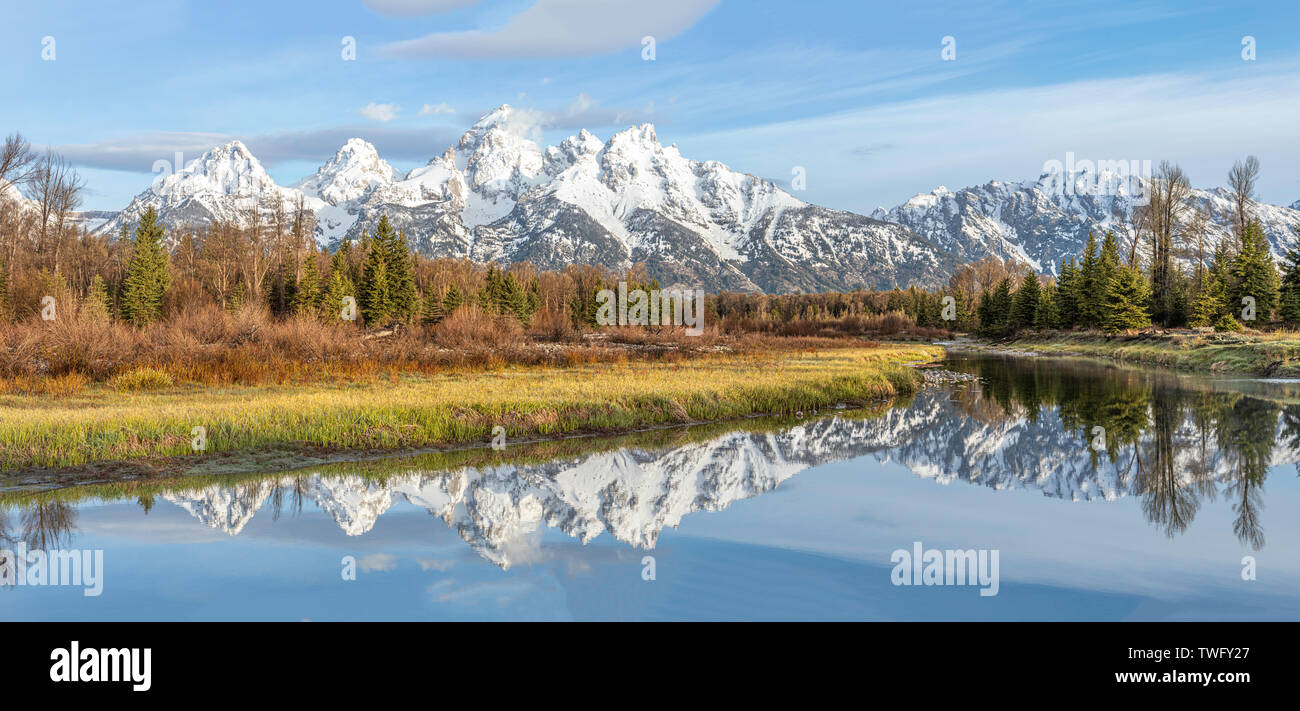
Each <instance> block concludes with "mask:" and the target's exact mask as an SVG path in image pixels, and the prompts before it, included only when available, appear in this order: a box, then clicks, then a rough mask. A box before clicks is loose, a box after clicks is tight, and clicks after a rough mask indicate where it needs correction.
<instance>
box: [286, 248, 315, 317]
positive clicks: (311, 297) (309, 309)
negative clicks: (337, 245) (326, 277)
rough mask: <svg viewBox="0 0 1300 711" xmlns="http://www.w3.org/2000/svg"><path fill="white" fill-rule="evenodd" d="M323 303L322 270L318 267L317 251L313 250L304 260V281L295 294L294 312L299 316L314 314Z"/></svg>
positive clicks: (299, 283) (300, 283) (299, 284)
mask: <svg viewBox="0 0 1300 711" xmlns="http://www.w3.org/2000/svg"><path fill="white" fill-rule="evenodd" d="M320 302H321V281H320V270H319V269H318V268H317V267H316V250H315V249H312V250H311V251H310V252H308V253H307V258H306V259H305V260H303V266H302V281H300V282H298V290H297V293H295V294H294V299H293V311H294V313H298V314H306V313H314V312H315V311H316V310H317V309H318V308H319V307H320Z"/></svg>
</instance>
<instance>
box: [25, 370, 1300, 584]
mask: <svg viewBox="0 0 1300 711" xmlns="http://www.w3.org/2000/svg"><path fill="white" fill-rule="evenodd" d="M950 367H952V368H953V369H955V370H959V371H964V372H966V373H968V374H970V376H974V377H970V376H968V379H966V380H959V381H955V382H954V381H946V382H944V383H941V384H932V385H931V386H929V387H927V388H926V389H925V390H923V391H922V392H921V393H920V394H919V395H918V396H917V397H915V398H914V399H912V400H911V401H908V402H900V403H895V404H894V406H893V407H890V408H888V409H885V410H884V411H883V412H879V413H861V412H855V413H842V414H840V415H837V416H828V417H821V418H818V419H813V420H810V421H806V422H803V423H800V424H792V425H786V426H783V427H778V428H776V429H769V430H767V431H747V430H746V429H743V428H742V427H739V426H738V428H737V429H736V430H734V431H730V432H725V433H724V434H715V435H707V436H705V437H703V438H695V439H693V440H692V439H691V438H689V437H685V438H683V439H686V440H689V441H686V442H685V443H680V444H676V445H668V446H664V445H653V446H637V445H636V444H635V443H633V444H631V445H627V446H621V447H619V448H616V449H612V450H605V451H594V452H590V453H586V454H578V455H573V456H568V457H565V458H560V459H553V460H551V461H543V462H541V463H536V462H532V463H519V464H510V463H504V464H495V465H490V466H466V467H458V468H451V469H441V468H422V467H421V466H420V465H419V464H418V463H417V464H411V463H409V462H405V463H400V464H394V465H392V466H388V467H386V468H384V470H383V473H382V475H381V476H379V477H375V476H361V475H359V474H349V473H347V471H346V469H344V470H343V472H344V473H342V474H334V473H308V474H303V475H292V476H289V475H285V476H274V477H268V478H264V479H260V480H251V481H249V482H246V483H242V484H238V485H233V486H223V485H214V486H210V487H207V488H199V489H195V490H187V491H181V490H174V491H170V492H168V493H164V494H162V495H161V497H160V498H162V499H164V500H166V501H170V502H172V503H173V504H175V505H177V506H180V507H182V508H183V509H184V510H185V511H187V512H189V513H190V514H191V515H192V516H193V517H194V518H195V519H197V520H198V521H200V522H202V523H203V524H204V525H206V526H210V527H212V528H214V529H218V530H221V531H224V532H226V533H228V534H230V535H238V534H239V533H240V532H241V531H242V530H243V529H244V527H245V525H246V524H247V523H248V522H249V521H250V520H251V519H252V518H253V517H254V516H258V515H265V516H275V517H278V516H279V515H280V514H281V512H282V511H283V510H284V509H285V508H286V506H287V507H288V508H290V509H295V508H296V509H297V510H301V507H302V505H303V503H304V502H310V503H311V504H313V505H314V506H315V507H317V508H318V509H319V510H321V511H323V512H325V513H326V514H328V515H329V516H330V517H331V518H332V519H333V520H334V521H335V522H336V523H337V525H338V527H339V528H340V529H341V530H342V531H344V532H345V533H346V534H347V535H349V536H364V535H366V534H367V533H368V532H369V531H371V529H372V528H373V527H374V526H375V523H376V521H377V520H378V519H379V518H380V517H381V516H383V515H384V514H385V513H386V512H387V511H389V510H390V508H392V507H393V506H394V505H395V504H409V505H413V506H416V507H419V508H422V509H424V510H426V511H427V512H428V513H429V514H430V515H432V516H435V517H437V518H439V519H441V520H442V521H443V522H444V523H445V524H446V525H447V526H448V527H450V528H451V529H452V530H454V531H456V533H457V534H458V535H459V536H460V537H461V538H462V539H463V540H464V541H465V542H466V543H467V544H468V545H469V546H470V547H471V548H473V550H474V551H476V552H477V553H478V554H479V555H480V556H481V557H482V558H484V559H486V560H488V561H491V562H492V563H494V564H496V565H498V566H500V567H501V568H509V567H510V566H511V564H512V563H513V562H517V561H516V554H515V550H516V544H517V543H518V542H519V541H521V540H525V539H526V538H527V537H528V536H530V535H532V534H535V533H537V532H538V531H539V530H540V529H542V528H544V527H549V528H555V529H559V530H560V531H562V532H564V533H565V534H567V535H568V536H571V537H572V538H574V539H577V540H580V541H582V542H584V543H586V542H588V541H591V540H593V539H595V538H597V537H598V536H600V535H601V534H603V533H608V534H609V535H610V536H611V537H612V538H613V539H615V540H617V541H619V542H621V543H623V544H626V545H629V546H632V547H635V548H638V549H653V548H654V547H655V545H656V543H657V540H658V537H659V535H660V532H661V531H663V530H664V528H665V527H674V528H675V527H676V526H677V525H678V524H679V523H680V522H681V521H682V520H683V519H684V518H685V517H687V516H689V515H691V514H693V513H695V512H700V511H718V510H722V509H725V508H728V507H730V506H733V505H736V504H737V502H739V501H742V500H745V499H750V498H753V497H757V496H760V495H763V494H766V493H768V492H771V491H773V490H775V489H777V488H778V487H780V486H781V485H782V483H783V482H786V481H788V480H790V479H791V478H792V477H795V476H796V475H799V474H800V473H801V472H803V471H804V470H806V469H810V468H812V467H815V466H817V465H820V464H825V463H828V462H835V461H841V460H851V459H856V458H863V457H870V458H872V459H874V460H877V461H880V462H892V463H896V464H899V465H901V466H903V467H905V468H906V469H908V470H910V471H911V472H913V473H914V474H916V475H917V476H919V477H922V478H925V479H932V480H934V481H935V482H936V483H939V484H943V485H952V484H958V483H960V484H967V485H977V486H984V487H989V488H992V489H995V490H999V491H1003V490H1033V491H1039V492H1042V494H1043V495H1044V496H1046V497H1051V498H1056V499H1065V500H1069V501H1072V502H1076V505H1080V506H1105V505H1107V502H1109V501H1115V500H1118V499H1122V498H1125V497H1136V498H1138V499H1140V501H1141V507H1142V510H1143V512H1144V515H1145V517H1146V518H1147V520H1148V521H1149V522H1150V523H1151V524H1152V525H1153V526H1155V527H1156V528H1158V529H1159V530H1161V531H1163V532H1164V533H1165V534H1167V535H1168V536H1171V537H1172V536H1175V535H1176V534H1178V533H1180V532H1182V531H1183V530H1184V529H1186V528H1187V526H1188V525H1189V524H1190V523H1191V522H1192V520H1193V519H1194V518H1195V516H1196V514H1197V512H1198V510H1199V509H1200V507H1201V506H1203V505H1211V504H1213V505H1219V506H1228V507H1230V508H1231V510H1232V512H1233V531H1232V534H1233V535H1235V536H1236V537H1237V538H1238V539H1240V541H1241V542H1242V544H1243V545H1247V546H1250V547H1252V548H1256V549H1258V548H1261V547H1263V545H1264V533H1263V526H1262V524H1261V521H1260V517H1261V514H1262V511H1261V508H1262V504H1261V501H1262V499H1261V497H1262V492H1263V486H1264V482H1265V479H1266V478H1267V476H1268V472H1269V468H1270V467H1272V466H1276V465H1282V464H1287V463H1293V462H1297V461H1300V406H1294V405H1291V406H1284V405H1281V404H1279V403H1278V401H1277V400H1274V399H1266V398H1263V397H1257V396H1255V395H1248V394H1245V393H1243V392H1242V391H1241V390H1240V388H1237V389H1232V390H1225V389H1222V388H1223V387H1225V386H1224V384H1222V383H1217V382H1215V381H1204V380H1190V381H1188V380H1184V379H1179V378H1177V377H1175V376H1171V375H1163V374H1153V373H1147V372H1141V371H1129V370H1118V369H1113V368H1109V369H1108V368H1101V367H1097V366H1083V365H1080V366H1077V367H1067V366H1063V365H1062V364H1060V363H1047V362H1038V361H1033V360H1014V359H988V358H980V359H954V360H952V361H951V362H950ZM1274 395H1277V393H1274ZM1283 395H1285V393H1283ZM1216 502H1217V503H1216ZM65 518H66V517H65ZM28 519H30V520H32V521H44V520H50V517H48V516H47V517H40V516H34V517H33V516H28ZM1224 533H1227V532H1226V531H1225V532H1224ZM44 535H49V534H48V532H47V533H46V534H44Z"/></svg>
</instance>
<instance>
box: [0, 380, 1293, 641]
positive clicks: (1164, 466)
mask: <svg viewBox="0 0 1300 711" xmlns="http://www.w3.org/2000/svg"><path fill="white" fill-rule="evenodd" d="M946 367H948V368H949V369H951V370H954V371H958V372H962V373H969V374H972V375H973V376H976V377H974V378H973V379H971V380H967V381H962V382H957V383H950V384H945V385H935V386H931V387H929V388H927V389H926V390H925V391H923V392H922V393H921V394H919V395H918V396H916V397H915V398H914V399H912V400H910V401H907V402H899V403H895V404H894V405H893V406H892V407H887V408H881V409H879V410H875V411H870V412H867V411H849V410H843V411H838V412H828V413H821V414H820V415H818V416H816V417H812V418H809V419H805V420H803V421H797V422H796V421H766V420H763V421H760V420H755V421H751V422H747V423H743V424H729V425H710V426H706V427H700V428H690V429H683V430H670V431H660V432H655V433H649V434H647V435H640V436H636V437H626V438H622V439H619V440H612V441H597V440H573V441H570V442H567V443H563V444H561V445H554V444H552V445H543V446H533V447H522V446H521V447H512V448H510V449H508V450H507V451H506V452H504V453H492V452H490V451H487V452H479V453H466V454H461V455H456V456H447V455H430V456H425V457H415V458H407V459H403V460H393V461H387V462H368V463H366V464H364V465H332V466H330V467H326V468H324V469H319V470H313V471H305V472H296V473H292V474H277V475H267V476H262V477H244V478H241V479H238V480H229V481H223V482H219V483H213V482H211V481H208V482H200V483H199V484H196V486H193V487H189V488H178V489H174V490H170V491H164V492H156V493H154V494H153V495H151V496H150V495H146V496H142V497H139V498H136V497H134V496H133V497H132V498H128V499H117V500H103V499H86V498H84V497H83V496H79V495H78V494H77V492H76V491H63V492H59V493H57V494H56V495H53V496H50V497H48V498H47V500H46V501H45V503H42V504H40V505H35V506H32V505H16V504H11V505H9V506H8V508H7V509H6V510H5V513H4V518H3V519H0V535H3V536H4V537H5V542H4V543H3V544H0V548H6V549H10V550H13V549H15V548H16V546H17V545H18V544H19V542H22V543H24V544H25V545H27V546H29V547H37V548H57V549H78V550H96V549H98V550H102V551H103V574H102V582H103V589H102V594H100V595H99V596H96V597H87V596H85V595H84V594H83V592H82V588H81V587H71V586H68V587H51V586H45V587H33V586H14V587H9V588H7V589H4V590H0V619H6V620H14V619H56V620H67V619H71V620H80V619H91V620H118V619H124V620H153V619H162V620H173V619H185V620H188V619H196V620H227V619H238V620H242V619H251V620H301V619H309V620H357V619H365V620H369V619H398V620H407V619H418V620H425V619H434V620H445V619H453V620H460V619H542V620H572V619H583V620H585V619H706V620H707V619H870V620H882V619H883V620H894V619H904V620H931V619H941V620H951V619H957V620H965V619H971V620H990V619H1049V620H1056V619H1063V620H1075V619H1209V620H1217V619H1300V553H1297V551H1296V548H1295V546H1294V543H1295V542H1296V540H1297V539H1298V535H1297V534H1300V519H1298V517H1297V513H1298V512H1300V479H1298V478H1297V464H1296V463H1297V462H1300V385H1298V384H1297V383H1285V382H1272V383H1270V382H1266V381H1252V380H1240V379H1238V380H1227V379H1224V380H1210V379H1197V378H1179V377H1174V376H1170V375H1163V374H1155V373H1148V372H1138V371H1132V370H1120V369H1117V368H1107V367H1102V366H1094V365H1083V364H1074V365H1069V366H1066V365H1062V364H1060V363H1049V362H1045V361H1035V360H1008V359H995V358H970V359H964V358H953V359H951V360H950V361H949V362H948V364H947V366H946ZM1289 403H1296V404H1294V405H1292V404H1289ZM1096 428H1101V429H1096ZM918 541H919V542H921V545H922V546H923V548H924V549H940V550H942V549H961V550H976V551H979V550H983V551H990V552H991V551H996V553H997V556H998V581H999V582H998V591H997V594H996V595H981V594H980V592H979V590H980V588H979V587H978V586H974V585H931V586H927V585H895V584H894V583H893V581H892V578H893V575H894V574H895V573H894V569H895V564H894V562H892V560H891V556H892V555H893V554H894V552H895V551H897V550H900V549H901V550H906V551H908V552H909V553H910V552H911V551H912V550H913V546H914V543H915V542H918ZM1247 556H1250V557H1252V558H1253V561H1254V563H1253V569H1254V577H1255V579H1254V580H1244V579H1243V569H1244V568H1245V567H1247V565H1248V564H1249V561H1247V562H1245V563H1244V562H1243V559H1245V558H1246V557H1247ZM651 558H652V559H653V560H651ZM349 561H355V562H354V563H349ZM651 569H653V579H651V580H647V579H645V578H647V577H651V576H650V571H651ZM352 571H354V574H350V573H351V572H352ZM349 577H351V578H355V579H345V578H349Z"/></svg>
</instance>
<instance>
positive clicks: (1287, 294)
mask: <svg viewBox="0 0 1300 711" xmlns="http://www.w3.org/2000/svg"><path fill="white" fill-rule="evenodd" d="M1278 316H1279V317H1280V318H1281V319H1282V320H1283V321H1286V322H1287V323H1300V249H1291V250H1288V251H1287V253H1286V264H1285V265H1284V266H1283V267H1282V287H1281V289H1280V290H1279V294H1278Z"/></svg>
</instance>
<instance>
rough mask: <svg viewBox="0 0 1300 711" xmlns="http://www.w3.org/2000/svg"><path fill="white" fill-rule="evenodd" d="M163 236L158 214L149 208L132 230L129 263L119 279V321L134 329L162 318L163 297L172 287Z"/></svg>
mask: <svg viewBox="0 0 1300 711" xmlns="http://www.w3.org/2000/svg"><path fill="white" fill-rule="evenodd" d="M162 236H163V227H162V225H160V224H158V213H157V212H156V211H155V210H154V208H153V207H150V208H149V209H148V210H146V211H145V213H144V215H143V216H142V217H141V218H140V224H139V226H137V227H136V228H135V244H134V246H133V249H132V251H131V261H130V262H129V263H128V264H127V268H126V277H125V278H124V279H123V280H122V318H123V319H125V320H127V321H129V322H130V323H133V324H135V325H137V326H144V325H147V324H149V323H152V322H154V321H156V320H157V319H158V318H159V317H161V316H162V302H163V295H164V294H166V293H167V287H168V286H170V285H171V274H170V272H169V270H168V263H167V251H166V249H164V248H163V246H162Z"/></svg>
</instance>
